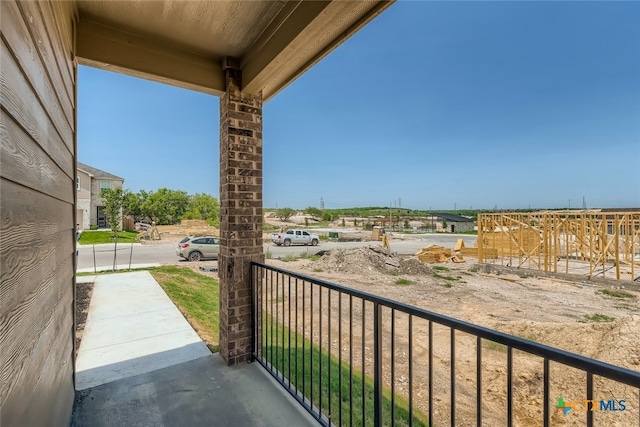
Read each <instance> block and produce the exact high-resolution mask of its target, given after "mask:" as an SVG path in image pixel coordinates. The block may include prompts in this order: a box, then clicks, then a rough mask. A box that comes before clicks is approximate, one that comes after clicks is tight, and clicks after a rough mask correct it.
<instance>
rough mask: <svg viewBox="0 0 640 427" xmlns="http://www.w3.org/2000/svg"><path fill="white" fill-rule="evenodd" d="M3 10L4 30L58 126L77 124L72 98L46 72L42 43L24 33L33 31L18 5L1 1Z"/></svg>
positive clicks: (17, 57) (28, 76) (32, 83)
mask: <svg viewBox="0 0 640 427" xmlns="http://www.w3.org/2000/svg"><path fill="white" fill-rule="evenodd" d="M0 12H1V15H0V16H1V18H0V19H1V20H2V33H3V35H4V37H5V39H6V41H7V43H8V45H9V46H11V50H12V52H13V54H14V55H15V57H16V59H17V60H18V63H19V64H20V67H21V68H22V70H23V71H24V73H25V75H26V76H27V78H28V80H29V82H30V83H31V85H32V86H33V87H34V88H35V91H36V93H37V96H38V98H39V99H40V100H41V101H42V104H43V105H44V106H45V109H46V110H47V111H48V112H49V116H50V117H51V120H52V121H53V122H54V123H55V125H56V127H57V128H63V127H64V126H67V127H69V128H73V106H72V104H71V101H70V100H69V97H67V96H65V94H62V93H61V94H57V93H56V91H55V90H54V89H53V85H52V83H51V80H50V79H49V77H48V75H47V74H46V73H43V72H42V68H43V64H42V61H41V58H40V55H38V47H36V45H35V44H34V42H33V39H32V38H31V37H25V36H24V35H25V34H29V31H28V28H27V25H26V23H25V22H24V20H23V19H22V14H21V13H20V10H19V9H18V5H17V4H16V3H14V2H12V1H4V2H1V3H0ZM58 95H61V96H60V97H59V96H58Z"/></svg>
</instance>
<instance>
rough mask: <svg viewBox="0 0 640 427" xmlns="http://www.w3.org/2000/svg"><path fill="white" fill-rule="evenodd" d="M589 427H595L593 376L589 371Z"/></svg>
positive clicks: (587, 408)
mask: <svg viewBox="0 0 640 427" xmlns="http://www.w3.org/2000/svg"><path fill="white" fill-rule="evenodd" d="M587 400H588V402H587V407H586V408H585V409H586V411H587V427H593V407H590V405H593V404H594V402H593V374H592V373H591V372H588V371H587Z"/></svg>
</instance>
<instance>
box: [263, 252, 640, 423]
mask: <svg viewBox="0 0 640 427" xmlns="http://www.w3.org/2000/svg"><path fill="white" fill-rule="evenodd" d="M251 274H252V278H251V280H252V286H253V296H252V307H253V344H252V350H253V356H254V360H256V361H257V362H259V363H260V364H261V365H262V366H263V367H264V368H265V369H266V370H267V371H268V372H270V373H271V374H272V375H273V377H274V378H275V379H276V380H277V381H278V382H279V383H280V384H281V385H282V386H283V387H284V388H285V389H286V390H287V391H288V392H289V393H290V394H291V395H292V396H293V397H294V398H295V399H297V401H298V402H299V403H300V404H301V405H303V406H304V408H305V409H306V410H307V411H309V412H310V413H311V414H312V415H313V416H314V417H315V418H316V419H317V420H318V421H319V422H320V423H321V424H323V425H327V426H328V425H339V426H364V425H373V426H382V425H389V426H403V425H406V426H419V425H429V426H431V425H438V426H443V425H452V426H453V425H477V426H480V425H505V424H506V425H508V426H511V425H544V426H549V425H550V424H551V423H554V422H553V421H552V420H553V417H566V418H567V419H566V420H565V421H567V422H571V421H573V422H574V423H577V424H575V425H585V424H586V425H587V426H592V425H594V422H595V423H596V424H597V425H607V426H608V425H614V424H617V425H630V426H632V425H639V424H640V372H636V371H631V370H629V369H625V368H622V367H618V366H614V365H610V364H607V363H603V362H600V361H597V360H593V359H589V358H587V357H583V356H580V355H577V354H573V353H569V352H567V351H563V350H559V349H556V348H552V347H549V346H546V345H542V344H540V343H537V342H534V341H530V340H527V339H523V338H520V337H516V336H511V335H507V334H504V333H501V332H498V331H495V330H491V329H488V328H484V327H481V326H477V325H473V324H470V323H467V322H463V321H460V320H456V319H453V318H451V317H447V316H443V315H439V314H436V313H432V312H429V311H426V310H422V309H420V308H417V307H413V306H410V305H406V304H402V303H399V302H397V301H392V300H389V299H386V298H381V297H378V296H376V295H372V294H369V293H365V292H361V291H358V290H354V289H350V288H348V287H345V286H341V285H337V284H334V283H330V282H327V281H323V280H319V279H315V278H312V277H309V276H305V275H302V274H298V273H294V272H290V271H286V270H282V269H278V268H275V267H271V266H267V265H265V264H261V263H252V266H251ZM567 333H571V331H570V330H568V331H567ZM531 402H537V405H536V404H535V403H531ZM527 408H528V409H527ZM527 410H528V412H527ZM554 424H555V423H554ZM569 425H571V423H570V424H569Z"/></svg>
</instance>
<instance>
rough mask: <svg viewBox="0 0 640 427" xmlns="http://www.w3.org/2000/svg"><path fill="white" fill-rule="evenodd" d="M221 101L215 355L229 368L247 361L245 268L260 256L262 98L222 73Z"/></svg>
mask: <svg viewBox="0 0 640 427" xmlns="http://www.w3.org/2000/svg"><path fill="white" fill-rule="evenodd" d="M225 78H226V87H227V90H226V92H225V94H224V96H223V97H222V98H221V99H220V213H221V221H220V240H221V247H220V258H219V260H218V269H219V279H220V354H221V355H222V357H223V358H224V360H225V361H226V362H227V363H228V364H229V365H233V364H235V363H239V362H244V361H247V360H249V359H250V358H251V339H252V336H251V282H250V262H251V261H260V262H264V254H263V251H262V98H261V97H260V96H253V95H247V94H245V93H242V92H241V91H240V88H241V87H242V75H241V72H240V71H238V70H234V69H227V70H226V72H225Z"/></svg>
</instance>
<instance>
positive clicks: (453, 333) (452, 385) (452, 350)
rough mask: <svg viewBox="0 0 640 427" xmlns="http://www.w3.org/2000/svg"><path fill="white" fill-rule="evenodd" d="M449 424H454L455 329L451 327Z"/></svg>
mask: <svg viewBox="0 0 640 427" xmlns="http://www.w3.org/2000/svg"><path fill="white" fill-rule="evenodd" d="M450 399H451V425H452V426H455V425H456V330H455V329H453V328H451V398H450Z"/></svg>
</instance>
